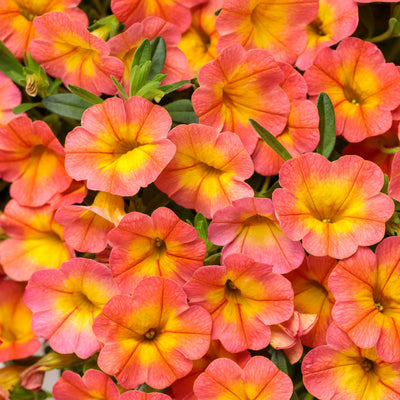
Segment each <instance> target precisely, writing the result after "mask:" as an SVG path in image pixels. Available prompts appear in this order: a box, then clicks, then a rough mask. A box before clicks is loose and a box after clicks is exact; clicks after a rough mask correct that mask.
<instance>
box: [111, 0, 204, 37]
mask: <svg viewBox="0 0 400 400" xmlns="http://www.w3.org/2000/svg"><path fill="white" fill-rule="evenodd" d="M204 1H205V0H168V1H162V2H159V1H153V0H112V1H111V10H112V12H113V13H114V15H115V16H116V17H117V18H118V20H119V21H121V22H123V23H124V24H125V25H126V26H127V27H129V26H131V25H132V24H133V23H135V22H142V21H143V20H144V19H145V18H146V17H149V16H156V17H161V18H163V19H165V20H166V21H168V22H171V23H173V24H175V25H176V26H177V27H178V28H179V30H180V31H181V32H185V31H186V29H188V28H189V26H190V21H191V12H190V8H191V7H194V6H196V5H197V4H200V3H203V2H204Z"/></svg>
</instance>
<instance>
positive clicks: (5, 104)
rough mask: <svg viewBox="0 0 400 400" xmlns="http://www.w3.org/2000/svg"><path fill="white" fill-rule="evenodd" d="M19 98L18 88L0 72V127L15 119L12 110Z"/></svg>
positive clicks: (17, 103) (18, 102) (19, 101)
mask: <svg viewBox="0 0 400 400" xmlns="http://www.w3.org/2000/svg"><path fill="white" fill-rule="evenodd" d="M0 20H1V17H0ZM21 98H22V96H21V92H20V91H19V89H18V87H17V86H16V85H14V83H13V81H12V80H11V79H10V78H9V77H8V76H6V75H5V74H4V73H3V72H2V71H0V125H5V124H7V123H8V122H10V121H11V120H12V119H14V118H15V117H16V115H15V114H14V113H13V111H12V110H13V108H14V107H16V106H18V105H19V104H20V103H21Z"/></svg>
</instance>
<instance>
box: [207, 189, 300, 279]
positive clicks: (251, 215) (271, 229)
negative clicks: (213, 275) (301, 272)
mask: <svg viewBox="0 0 400 400" xmlns="http://www.w3.org/2000/svg"><path fill="white" fill-rule="evenodd" d="M208 238H209V240H210V241H211V242H212V243H214V244H217V245H219V246H224V248H223V249H222V258H225V257H226V256H227V255H228V254H233V253H242V254H246V255H248V256H249V257H252V258H253V259H254V260H255V261H258V262H262V263H266V264H271V265H272V266H273V270H274V272H278V273H285V272H289V271H291V270H292V269H295V268H297V267H298V266H299V265H300V264H301V263H302V261H303V258H304V250H303V247H302V245H301V243H300V242H299V241H297V242H294V241H293V240H291V239H289V238H288V237H287V236H286V235H285V234H284V233H283V232H282V229H281V228H280V226H279V223H278V221H277V219H276V216H275V210H274V206H273V204H272V201H271V200H270V199H264V198H255V197H253V198H250V197H247V198H243V199H239V200H235V201H234V202H233V203H232V205H231V206H228V207H226V208H223V209H222V210H219V211H217V212H216V213H215V215H214V217H213V219H212V221H211V224H210V226H209V229H208Z"/></svg>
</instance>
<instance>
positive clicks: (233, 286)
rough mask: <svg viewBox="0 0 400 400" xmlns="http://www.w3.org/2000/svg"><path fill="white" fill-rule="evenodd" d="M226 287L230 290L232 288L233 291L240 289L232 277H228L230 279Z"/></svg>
mask: <svg viewBox="0 0 400 400" xmlns="http://www.w3.org/2000/svg"><path fill="white" fill-rule="evenodd" d="M225 287H226V288H227V289H228V290H231V291H236V290H239V289H238V288H237V287H236V285H235V284H234V283H233V282H232V281H231V280H230V279H228V280H227V281H226V282H225Z"/></svg>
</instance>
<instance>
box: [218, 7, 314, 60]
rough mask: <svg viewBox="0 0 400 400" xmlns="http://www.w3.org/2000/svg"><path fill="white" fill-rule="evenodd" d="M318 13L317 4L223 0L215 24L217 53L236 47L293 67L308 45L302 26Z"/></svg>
mask: <svg viewBox="0 0 400 400" xmlns="http://www.w3.org/2000/svg"><path fill="white" fill-rule="evenodd" d="M317 12H318V0H289V1H288V0H225V1H224V3H223V8H222V11H221V13H220V14H219V15H218V18H217V23H216V26H217V30H218V32H219V33H220V35H221V38H220V39H219V41H218V50H219V51H221V50H222V49H224V48H226V47H227V46H229V45H231V44H233V43H239V44H241V45H242V46H243V47H245V48H246V49H254V48H261V49H266V50H268V51H269V52H270V53H271V54H273V55H274V57H275V59H276V60H278V61H282V62H287V63H289V64H293V63H294V62H295V61H296V58H297V56H298V55H299V54H300V53H301V52H302V51H303V50H304V48H305V46H306V43H307V33H306V29H305V26H306V25H307V24H309V23H310V22H311V21H312V20H313V19H314V18H315V17H316V16H317Z"/></svg>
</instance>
